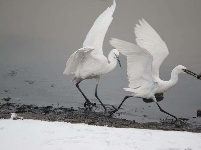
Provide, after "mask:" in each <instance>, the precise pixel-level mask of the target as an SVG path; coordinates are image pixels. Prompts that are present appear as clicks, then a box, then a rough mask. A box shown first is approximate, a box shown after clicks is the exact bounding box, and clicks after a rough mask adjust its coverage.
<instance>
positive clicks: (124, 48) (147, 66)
mask: <svg viewBox="0 0 201 150" xmlns="http://www.w3.org/2000/svg"><path fill="white" fill-rule="evenodd" d="M110 44H111V45H112V46H114V47H115V48H116V49H117V50H118V51H119V52H121V53H122V54H123V55H125V56H126V57H127V75H128V80H129V83H130V84H129V87H130V88H133V89H134V88H138V87H140V86H142V85H146V84H147V83H152V82H153V78H152V75H151V68H152V66H151V64H152V60H153V57H152V55H151V54H150V53H149V52H148V51H147V50H145V49H143V48H140V47H139V46H137V45H135V44H132V43H129V42H126V41H122V40H119V39H111V40H110Z"/></svg>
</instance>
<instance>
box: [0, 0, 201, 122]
mask: <svg viewBox="0 0 201 150" xmlns="http://www.w3.org/2000/svg"><path fill="white" fill-rule="evenodd" d="M116 2H117V8H116V10H115V13H114V20H113V22H112V24H111V26H110V28H109V30H108V33H107V34H106V38H105V41H104V47H103V48H104V54H105V55H108V53H109V51H110V50H111V49H112V47H111V46H110V45H109V43H108V41H109V39H110V38H111V37H115V38H119V39H123V40H126V41H129V42H135V36H134V33H133V27H134V26H135V24H136V23H137V22H138V20H139V19H141V18H144V19H145V20H147V21H148V22H149V23H150V24H151V26H152V27H153V28H154V29H155V30H156V31H157V32H158V33H159V35H160V36H161V37H162V39H163V40H164V41H165V42H166V44H167V46H168V48H169V51H170V54H169V56H168V57H167V58H166V60H165V61H164V62H163V64H162V66H161V69H160V76H161V78H162V79H163V80H169V78H170V73H171V70H172V69H173V68H174V67H175V66H176V65H179V64H181V65H184V66H186V67H187V68H188V69H190V70H192V71H194V72H196V73H200V71H201V67H200V64H201V59H200V58H201V42H200V39H201V30H200V27H201V1H200V0H191V1H189V0H170V1H167V0H124V1H122V0H116ZM111 4H112V1H111V0H104V1H103V0H58V1H54V0H42V1H41V0H35V1H32V0H18V1H13V0H0V22H1V25H0V98H4V97H8V96H9V97H11V98H12V99H11V101H17V102H19V103H26V104H37V105H52V104H53V105H55V106H58V105H59V106H66V107H71V106H72V107H83V102H84V98H83V97H82V95H81V94H80V93H79V91H78V90H77V89H76V87H75V84H74V83H72V82H71V80H72V78H73V76H65V75H63V74H62V73H63V70H64V68H65V63H66V60H67V59H68V58H69V56H70V55H71V54H72V53H73V52H74V51H75V50H77V49H79V48H81V47H82V43H83V41H84V39H85V36H86V34H87V32H88V31H89V29H90V28H91V26H92V25H93V23H94V21H95V19H96V18H97V17H98V16H99V15H100V14H101V13H102V12H103V11H104V10H105V9H106V8H107V7H108V6H110V5H111ZM120 59H121V63H122V66H123V67H122V69H121V68H120V67H118V66H117V67H116V68H115V69H114V71H112V72H110V73H108V74H106V75H104V76H102V78H101V80H100V85H99V89H98V94H99V97H100V98H101V99H102V101H103V102H104V103H105V104H111V105H115V106H117V105H118V104H119V103H120V102H121V100H122V99H123V97H124V96H125V95H129V93H128V92H125V91H124V90H123V89H122V88H124V87H127V86H128V81H127V77H126V59H125V57H124V56H123V55H121V56H120ZM95 83H96V82H95V80H86V81H83V82H82V83H81V84H80V87H81V88H82V89H83V91H84V93H85V94H86V95H87V96H88V98H90V99H92V100H94V101H97V100H96V99H95V96H94V90H95ZM200 89H201V81H199V80H196V79H195V78H193V77H191V76H189V75H186V74H181V75H180V76H179V82H178V84H177V85H175V86H174V87H173V88H172V89H170V90H169V91H167V92H166V93H165V94H164V100H163V101H161V102H160V105H161V107H163V108H164V109H165V110H167V111H168V112H171V113H172V114H175V115H177V116H178V117H185V118H189V119H190V120H191V121H193V122H201V119H200V118H193V117H196V111H197V109H201V92H200ZM97 103H98V102H97ZM121 112H123V113H124V114H123V115H121V116H120V117H124V118H128V119H137V120H139V121H141V122H146V121H158V120H159V119H165V118H166V115H164V114H163V113H161V112H160V111H159V109H158V108H157V106H156V104H154V103H149V104H146V103H144V102H143V101H142V99H136V98H135V99H133V98H130V99H128V100H127V101H126V102H125V104H124V105H123V109H122V110H121Z"/></svg>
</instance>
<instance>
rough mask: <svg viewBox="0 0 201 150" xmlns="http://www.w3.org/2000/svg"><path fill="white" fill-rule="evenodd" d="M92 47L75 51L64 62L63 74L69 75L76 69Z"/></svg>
mask: <svg viewBox="0 0 201 150" xmlns="http://www.w3.org/2000/svg"><path fill="white" fill-rule="evenodd" d="M93 50H94V48H92V47H85V48H81V49H78V50H77V51H75V52H74V53H73V54H72V55H71V56H70V58H69V59H68V60H67V62H66V68H65V70H64V72H63V74H66V75H69V74H73V73H75V71H76V68H77V66H78V64H79V63H80V62H81V61H82V60H83V59H84V57H85V56H86V55H87V54H90V53H91V52H92V51H93Z"/></svg>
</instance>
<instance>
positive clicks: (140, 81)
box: [110, 19, 196, 118]
mask: <svg viewBox="0 0 201 150" xmlns="http://www.w3.org/2000/svg"><path fill="white" fill-rule="evenodd" d="M134 32H135V35H136V42H137V45H135V44H132V43H129V42H126V41H122V40H119V39H111V41H110V44H111V45H112V46H113V47H115V48H116V49H118V51H119V52H121V53H122V54H123V55H125V56H126V57H127V75H128V80H129V85H128V86H129V88H124V90H125V91H130V92H132V96H134V97H140V98H145V99H152V100H153V101H154V102H156V103H157V105H158V107H159V109H160V110H161V111H162V112H164V113H166V114H168V115H170V116H172V117H174V118H176V117H175V116H174V115H171V114H169V113H168V112H166V111H164V110H163V109H162V108H161V107H160V106H159V104H158V102H157V100H156V97H155V94H160V93H163V92H165V91H167V90H169V89H170V88H172V87H173V86H174V85H175V84H176V83H177V82H178V75H179V74H180V73H184V72H185V73H188V74H190V75H193V76H196V75H195V74H193V73H192V72H191V71H189V70H187V69H186V67H184V66H182V65H178V66H176V67H175V68H174V69H173V70H172V72H171V78H170V80H169V81H163V80H162V79H160V77H159V68H160V66H161V64H162V62H163V61H164V59H165V58H166V57H167V56H168V54H169V51H168V48H167V46H166V44H165V42H164V41H163V40H162V39H161V37H160V36H159V35H158V34H157V33H156V31H155V30H154V29H153V28H152V27H151V26H150V25H149V24H148V23H147V22H146V21H145V20H144V19H142V20H140V21H139V24H137V25H136V27H135V30H134ZM129 97H130V96H126V97H125V98H124V99H123V101H122V103H121V104H120V105H119V108H120V107H121V105H122V104H123V102H124V101H125V100H126V99H127V98H129ZM115 111H117V110H115Z"/></svg>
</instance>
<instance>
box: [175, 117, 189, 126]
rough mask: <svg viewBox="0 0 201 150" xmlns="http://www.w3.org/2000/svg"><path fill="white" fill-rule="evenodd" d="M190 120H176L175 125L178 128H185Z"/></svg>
mask: <svg viewBox="0 0 201 150" xmlns="http://www.w3.org/2000/svg"><path fill="white" fill-rule="evenodd" d="M187 120H188V119H186V118H176V120H175V121H173V124H175V126H176V127H178V128H179V127H183V126H184V125H187V122H186V121H187Z"/></svg>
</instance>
